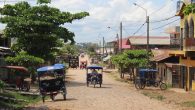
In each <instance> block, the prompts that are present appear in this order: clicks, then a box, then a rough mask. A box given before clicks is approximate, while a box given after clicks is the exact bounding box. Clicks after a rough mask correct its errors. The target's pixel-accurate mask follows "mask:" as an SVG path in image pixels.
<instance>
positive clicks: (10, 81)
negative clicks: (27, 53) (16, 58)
mask: <svg viewBox="0 0 195 110" xmlns="http://www.w3.org/2000/svg"><path fill="white" fill-rule="evenodd" d="M0 68H4V69H7V70H9V72H8V75H7V76H8V78H7V79H4V80H3V81H4V82H5V83H6V84H7V86H8V87H17V88H19V90H22V91H29V90H30V83H31V78H30V73H29V71H28V69H27V68H25V67H23V66H1V67H0ZM14 71H15V72H14ZM0 74H1V73H0ZM1 80H2V79H1Z"/></svg>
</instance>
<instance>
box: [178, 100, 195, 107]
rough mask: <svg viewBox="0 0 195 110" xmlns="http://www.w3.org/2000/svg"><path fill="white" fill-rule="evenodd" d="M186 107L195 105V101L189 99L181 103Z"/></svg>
mask: <svg viewBox="0 0 195 110" xmlns="http://www.w3.org/2000/svg"><path fill="white" fill-rule="evenodd" d="M181 105H182V106H184V107H195V101H187V102H183V103H182V104H181Z"/></svg>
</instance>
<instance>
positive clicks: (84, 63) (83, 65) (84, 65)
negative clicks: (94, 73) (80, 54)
mask: <svg viewBox="0 0 195 110" xmlns="http://www.w3.org/2000/svg"><path fill="white" fill-rule="evenodd" d="M86 67H87V61H81V62H80V69H86Z"/></svg>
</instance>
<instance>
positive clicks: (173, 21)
mask: <svg viewBox="0 0 195 110" xmlns="http://www.w3.org/2000/svg"><path fill="white" fill-rule="evenodd" d="M179 19H180V18H179ZM179 19H176V20H174V21H171V22H169V23H167V24H165V25H162V26H159V27H156V28H153V29H151V31H153V30H157V29H160V28H163V27H165V26H167V25H169V24H172V23H174V22H176V21H178V20H179Z"/></svg>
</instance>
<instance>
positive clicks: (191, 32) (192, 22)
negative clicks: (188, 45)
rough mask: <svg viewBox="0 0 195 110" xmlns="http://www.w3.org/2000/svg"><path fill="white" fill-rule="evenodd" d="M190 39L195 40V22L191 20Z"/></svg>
mask: <svg viewBox="0 0 195 110" xmlns="http://www.w3.org/2000/svg"><path fill="white" fill-rule="evenodd" d="M189 37H190V38H194V21H193V19H191V20H190V26H189Z"/></svg>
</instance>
